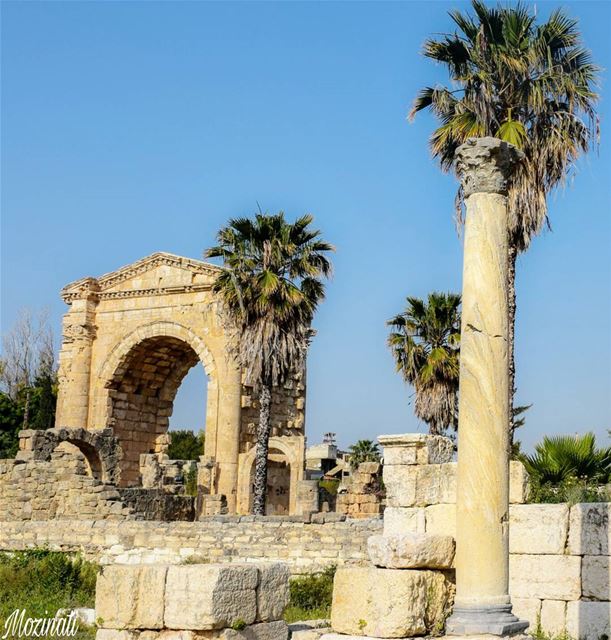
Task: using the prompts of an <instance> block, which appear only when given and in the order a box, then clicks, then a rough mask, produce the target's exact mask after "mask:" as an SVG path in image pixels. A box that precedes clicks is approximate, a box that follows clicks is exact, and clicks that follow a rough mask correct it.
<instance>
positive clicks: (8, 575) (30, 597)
mask: <svg viewBox="0 0 611 640" xmlns="http://www.w3.org/2000/svg"><path fill="white" fill-rule="evenodd" d="M98 571H99V567H98V566H97V565H95V564H93V563H91V562H87V561H86V560H83V559H82V558H81V557H79V556H71V555H69V554H66V553H59V552H54V551H49V550H48V549H33V550H29V551H19V552H16V553H0V628H4V622H5V620H6V618H7V617H8V616H9V615H10V614H11V613H12V612H13V611H14V610H15V609H26V611H27V613H26V615H27V617H31V618H36V617H52V616H54V615H55V613H56V612H57V610H58V609H74V608H76V607H93V606H94V603H95V583H96V577H97V574H98ZM84 633H85V634H86V635H87V633H88V632H84ZM82 637H84V636H82ZM92 637H93V636H92Z"/></svg>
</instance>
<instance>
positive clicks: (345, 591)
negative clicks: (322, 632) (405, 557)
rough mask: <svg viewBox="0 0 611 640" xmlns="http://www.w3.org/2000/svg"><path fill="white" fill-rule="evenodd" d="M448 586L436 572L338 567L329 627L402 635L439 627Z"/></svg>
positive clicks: (449, 595)
mask: <svg viewBox="0 0 611 640" xmlns="http://www.w3.org/2000/svg"><path fill="white" fill-rule="evenodd" d="M452 598H453V585H452V584H451V582H450V581H449V580H448V578H447V577H446V575H444V574H443V573H442V572H439V571H428V570H422V571H417V570H409V569H403V570H396V569H379V568H377V567H347V566H345V567H340V568H339V569H338V570H337V573H336V574H335V582H334V586H333V605H332V608H331V627H332V628H333V631H335V632H337V633H343V634H349V635H355V636H374V637H378V638H404V637H411V636H418V635H425V634H426V633H428V632H430V631H432V630H435V631H437V632H439V631H440V630H441V628H442V627H443V624H444V621H445V616H446V615H447V613H448V609H449V607H450V604H451V601H452Z"/></svg>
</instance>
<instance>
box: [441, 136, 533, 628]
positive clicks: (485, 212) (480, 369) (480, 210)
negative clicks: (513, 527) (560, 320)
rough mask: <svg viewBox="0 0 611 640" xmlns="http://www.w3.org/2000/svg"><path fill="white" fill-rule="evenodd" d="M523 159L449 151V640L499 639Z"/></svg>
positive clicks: (472, 143) (491, 151)
mask: <svg viewBox="0 0 611 640" xmlns="http://www.w3.org/2000/svg"><path fill="white" fill-rule="evenodd" d="M522 156H523V154H522V153H521V152H520V151H519V150H518V149H517V148H516V147H514V146H513V145H511V144H508V143H505V142H502V141H500V140H497V139H496V138H480V139H471V140H469V141H467V143H465V144H463V145H462V146H461V147H459V148H458V150H457V152H456V159H457V171H458V175H459V177H460V179H461V182H462V186H463V190H464V196H465V201H466V208H467V217H466V222H465V241H464V264H463V293H462V327H461V347H460V399H459V422H458V471H457V501H456V514H457V523H456V524H457V527H456V529H457V535H456V603H455V607H454V612H453V614H452V616H451V617H450V618H449V619H448V622H447V633H449V634H451V635H476V634H495V635H509V634H515V633H519V632H521V631H523V630H524V629H525V628H526V627H527V626H528V623H527V622H523V621H520V620H518V618H516V617H515V616H514V615H513V614H512V613H511V600H510V597H509V588H508V587H509V570H508V569H509V547H508V527H509V452H508V447H509V433H508V423H509V374H508V353H507V345H508V299H507V269H508V262H507V255H508V254H507V241H508V228H507V215H508V214H507V180H508V178H509V176H510V174H511V172H512V170H513V168H514V166H515V164H516V163H517V162H519V161H520V159H521V158H522Z"/></svg>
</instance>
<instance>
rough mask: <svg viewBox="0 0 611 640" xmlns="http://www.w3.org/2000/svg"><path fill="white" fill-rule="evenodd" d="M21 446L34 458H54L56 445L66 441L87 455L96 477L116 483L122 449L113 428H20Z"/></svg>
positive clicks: (45, 459)
mask: <svg viewBox="0 0 611 640" xmlns="http://www.w3.org/2000/svg"><path fill="white" fill-rule="evenodd" d="M19 440H20V442H19V448H20V450H21V451H24V452H29V453H30V454H31V455H32V458H33V459H34V460H44V461H49V460H51V456H52V454H53V452H54V451H56V450H57V448H58V447H59V446H60V445H62V444H64V443H67V444H69V445H71V446H72V447H75V448H76V449H78V451H79V452H80V453H81V454H82V456H83V457H84V459H85V461H86V463H87V467H88V469H89V471H90V472H91V476H92V477H93V478H95V479H96V480H100V481H102V482H109V483H117V482H118V480H119V462H120V460H121V449H120V447H119V443H118V440H117V438H116V437H115V435H114V433H113V432H112V430H111V429H99V430H96V431H88V430H86V429H66V428H64V429H28V430H24V431H20V432H19Z"/></svg>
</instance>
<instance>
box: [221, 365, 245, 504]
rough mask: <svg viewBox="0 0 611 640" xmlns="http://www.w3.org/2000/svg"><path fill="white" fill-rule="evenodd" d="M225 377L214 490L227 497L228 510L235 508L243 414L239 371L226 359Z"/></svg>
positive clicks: (222, 389) (222, 384)
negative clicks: (215, 486)
mask: <svg viewBox="0 0 611 640" xmlns="http://www.w3.org/2000/svg"><path fill="white" fill-rule="evenodd" d="M227 368H228V369H227V377H226V380H225V381H223V382H219V420H218V427H217V431H216V452H215V459H216V463H217V491H216V493H218V494H223V495H225V496H226V498H227V508H228V511H229V513H235V512H236V498H237V488H238V453H239V448H240V420H241V416H242V402H241V400H242V374H241V371H240V369H239V368H238V367H236V366H235V365H234V363H232V362H228V363H227Z"/></svg>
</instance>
